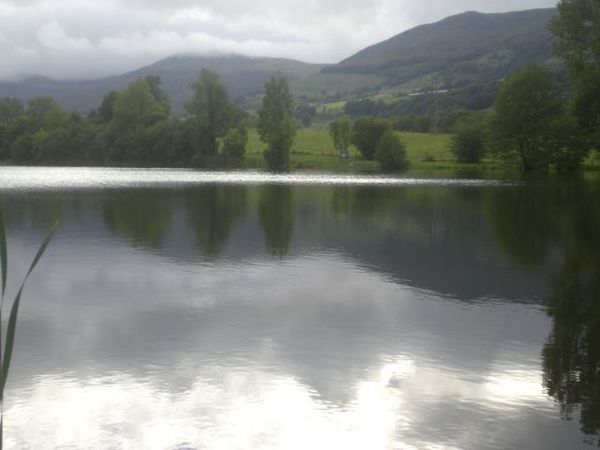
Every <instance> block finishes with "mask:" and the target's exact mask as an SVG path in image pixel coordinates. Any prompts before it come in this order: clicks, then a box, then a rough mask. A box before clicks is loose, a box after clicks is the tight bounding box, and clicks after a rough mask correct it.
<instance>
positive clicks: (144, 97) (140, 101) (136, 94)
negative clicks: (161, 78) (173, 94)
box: [111, 79, 169, 133]
mask: <svg viewBox="0 0 600 450" xmlns="http://www.w3.org/2000/svg"><path fill="white" fill-rule="evenodd" d="M168 114H169V108H168V106H167V105H165V104H164V103H162V102H160V101H158V100H157V99H156V97H155V96H154V94H153V92H152V89H151V87H150V85H149V84H148V82H147V81H146V80H144V79H138V80H135V81H133V82H132V83H131V84H130V85H129V86H128V87H127V89H125V90H124V91H121V92H119V93H118V94H117V97H116V99H115V102H114V109H113V117H112V122H111V125H112V126H113V128H115V130H116V131H117V132H118V133H124V132H127V131H134V130H139V129H142V128H145V127H148V126H151V125H153V124H155V123H156V122H158V121H159V120H163V119H165V118H167V117H168Z"/></svg>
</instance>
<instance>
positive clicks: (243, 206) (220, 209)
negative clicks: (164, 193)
mask: <svg viewBox="0 0 600 450" xmlns="http://www.w3.org/2000/svg"><path fill="white" fill-rule="evenodd" d="M185 201H186V212H187V222H188V224H189V226H190V227H191V228H192V229H193V230H194V234H195V235H196V238H197V242H198V245H199V246H200V248H201V249H202V251H203V253H204V254H205V255H206V257H207V258H209V259H214V258H216V257H217V256H219V254H220V252H221V250H222V249H223V247H224V246H225V245H226V244H227V242H228V241H229V236H230V234H231V229H232V227H233V226H234V225H235V224H236V223H238V222H241V221H243V220H244V218H245V216H246V213H247V209H248V199H247V195H246V189H245V188H244V187H243V186H232V187H225V186H205V187H204V188H201V189H193V190H187V191H186V193H185Z"/></svg>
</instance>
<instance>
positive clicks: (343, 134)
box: [329, 117, 352, 152]
mask: <svg viewBox="0 0 600 450" xmlns="http://www.w3.org/2000/svg"><path fill="white" fill-rule="evenodd" d="M329 135H330V136H331V140H333V148H335V149H336V150H337V151H338V152H340V151H342V150H347V149H348V147H350V143H351V141H352V123H351V122H350V119H348V118H347V117H342V118H339V119H337V120H334V121H333V122H331V123H330V124H329Z"/></svg>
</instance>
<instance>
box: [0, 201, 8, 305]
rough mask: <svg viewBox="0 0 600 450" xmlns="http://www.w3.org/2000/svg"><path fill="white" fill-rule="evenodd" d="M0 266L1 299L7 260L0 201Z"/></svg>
mask: <svg viewBox="0 0 600 450" xmlns="http://www.w3.org/2000/svg"><path fill="white" fill-rule="evenodd" d="M0 266H2V297H1V298H2V299H4V291H5V290H6V273H7V272H8V260H7V258H6V227H5V225H4V208H3V207H2V199H0Z"/></svg>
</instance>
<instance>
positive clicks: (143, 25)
mask: <svg viewBox="0 0 600 450" xmlns="http://www.w3.org/2000/svg"><path fill="white" fill-rule="evenodd" d="M555 4H556V0H428V1H423V0H370V1H365V0H202V1H199V0H0V79H12V78H15V77H18V76H19V75H22V74H39V75H45V76H50V77H54V78H94V77H100V76H105V75H110V74H119V73H123V72H126V71H129V70H132V69H136V68H138V67H140V66H142V65H146V64H150V63H152V62H155V61H157V60H159V59H161V58H164V57H166V56H170V55H172V54H176V53H189V52H195V53H205V54H206V53H217V52H227V53H241V54H246V55H252V56H284V57H289V58H296V59H301V60H304V61H310V62H337V61H339V60H340V59H343V58H345V57H347V56H350V55H351V54H353V53H355V52H356V51H358V50H360V49H362V48H364V47H365V46H367V45H370V44H374V43H376V42H379V41H381V40H383V39H385V38H388V37H390V36H393V35H394V34H397V33H399V32H401V31H404V30H406V29H408V28H411V27H413V26H415V25H419V24H423V23H428V22H434V21H437V20H440V19H442V18H444V17H446V16H448V15H451V14H456V13H460V12H463V11H467V10H476V11H482V12H499V11H510V10H521V9H529V8H539V7H549V6H554V5H555Z"/></svg>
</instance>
